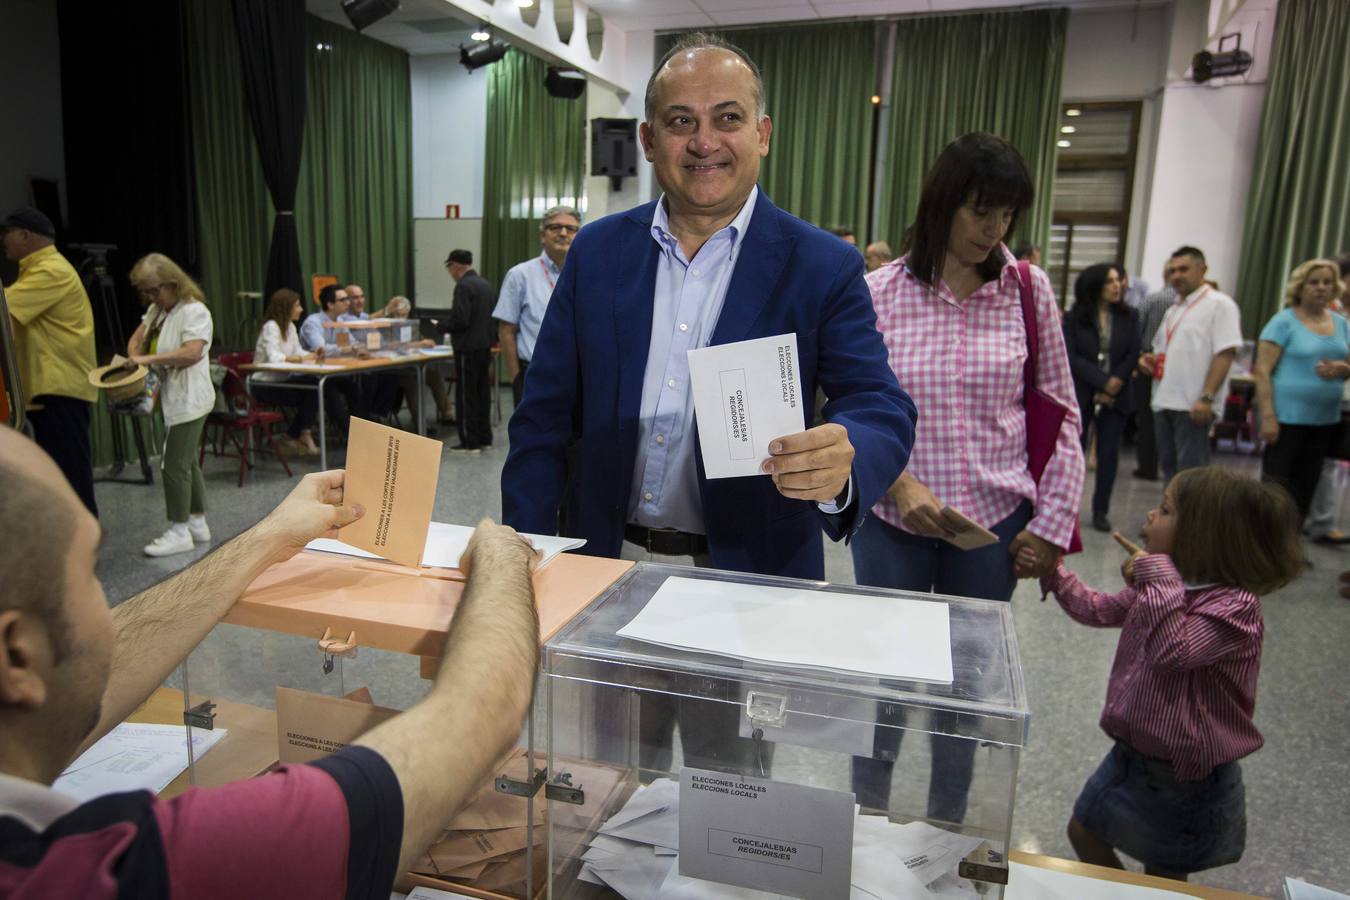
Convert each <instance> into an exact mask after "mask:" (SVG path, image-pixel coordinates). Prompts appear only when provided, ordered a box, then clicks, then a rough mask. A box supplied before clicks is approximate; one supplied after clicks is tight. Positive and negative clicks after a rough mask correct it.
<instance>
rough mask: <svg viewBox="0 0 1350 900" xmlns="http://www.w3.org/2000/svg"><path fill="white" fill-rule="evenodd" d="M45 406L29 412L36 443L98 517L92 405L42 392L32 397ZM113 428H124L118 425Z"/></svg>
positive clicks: (34, 401)
mask: <svg viewBox="0 0 1350 900" xmlns="http://www.w3.org/2000/svg"><path fill="white" fill-rule="evenodd" d="M33 403H34V404H36V405H38V406H41V407H42V409H36V410H33V411H32V412H30V413H29V414H28V421H30V422H32V423H33V435H34V437H35V438H36V439H37V445H38V446H39V447H41V448H42V449H43V450H45V451H47V455H48V456H50V457H51V458H52V460H53V461H54V462H55V463H56V466H57V468H59V469H60V470H61V474H63V475H65V476H66V481H68V482H70V488H71V490H73V491H74V492H75V496H77V497H79V498H80V502H81V503H83V504H84V506H85V509H87V510H89V512H90V513H92V514H93V516H94V518H98V503H97V501H95V500H94V452H93V449H92V447H91V445H90V442H89V415H90V411H91V409H92V407H93V404H91V403H89V402H88V401H86V400H77V399H75V398H74V397H62V396H59V395H57V394H42V395H40V396H37V397H34V398H33ZM114 427H121V426H120V425H118V424H115V426H114Z"/></svg>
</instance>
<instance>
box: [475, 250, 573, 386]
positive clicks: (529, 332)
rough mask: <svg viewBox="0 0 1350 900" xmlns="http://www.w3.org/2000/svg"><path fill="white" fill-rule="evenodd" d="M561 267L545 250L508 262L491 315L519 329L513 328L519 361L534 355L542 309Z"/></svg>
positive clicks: (550, 294)
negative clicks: (514, 261) (530, 257)
mask: <svg viewBox="0 0 1350 900" xmlns="http://www.w3.org/2000/svg"><path fill="white" fill-rule="evenodd" d="M561 271H562V270H561V269H560V268H558V267H557V266H555V265H554V264H553V260H551V259H549V258H548V254H547V253H540V254H539V255H538V256H536V257H535V258H534V259H531V260H527V261H526V262H523V263H520V264H519V265H515V266H512V267H511V269H510V271H508V272H507V273H506V277H505V278H503V279H502V289H501V291H500V292H498V294H497V307H496V309H494V310H493V311H492V318H494V319H497V320H498V321H501V322H507V323H510V324H511V325H515V326H516V327H517V328H518V329H520V330H519V331H518V332H516V355H517V356H519V357H520V359H521V361H522V362H529V361H530V359H531V358H533V356H534V342H535V341H536V340H538V338H539V326H540V325H541V324H542V323H543V321H544V311H545V310H547V309H548V301H549V298H550V297H552V296H553V286H554V285H555V284H557V283H558V273H559V272H561Z"/></svg>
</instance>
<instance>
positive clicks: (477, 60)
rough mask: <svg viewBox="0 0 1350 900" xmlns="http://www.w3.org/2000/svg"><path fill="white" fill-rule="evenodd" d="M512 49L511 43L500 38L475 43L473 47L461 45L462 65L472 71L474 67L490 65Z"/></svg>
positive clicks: (460, 60) (460, 59)
mask: <svg viewBox="0 0 1350 900" xmlns="http://www.w3.org/2000/svg"><path fill="white" fill-rule="evenodd" d="M509 49H511V47H510V45H509V44H506V43H503V42H502V41H498V40H495V39H494V40H491V41H485V42H483V43H481V44H474V45H473V46H472V47H465V46H464V45H463V44H460V45H459V62H460V65H462V66H464V68H466V69H468V70H469V71H470V72H472V71H473V70H474V69H481V68H482V67H483V66H490V65H492V64H493V63H495V62H496V61H497V60H499V59H501V58H502V57H503V56H505V55H506V51H507V50H509Z"/></svg>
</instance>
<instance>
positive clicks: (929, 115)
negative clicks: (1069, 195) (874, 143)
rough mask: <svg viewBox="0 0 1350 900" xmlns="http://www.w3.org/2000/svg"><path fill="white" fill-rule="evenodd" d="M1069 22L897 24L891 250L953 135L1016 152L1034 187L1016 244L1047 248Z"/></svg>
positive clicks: (888, 168) (885, 224) (888, 167)
mask: <svg viewBox="0 0 1350 900" xmlns="http://www.w3.org/2000/svg"><path fill="white" fill-rule="evenodd" d="M1068 21H1069V13H1068V10H1066V9H1062V8H1061V9H1039V10H1025V11H1018V12H999V13H977V14H973V15H955V16H929V17H922V18H913V19H901V20H899V21H898V22H897V23H896V35H895V74H894V78H893V80H892V82H891V106H890V111H889V117H888V120H887V122H888V127H889V134H888V137H887V154H886V157H887V161H886V164H885V169H884V171H882V172H880V173H878V174H879V177H880V180H881V186H882V190H881V197H880V200H879V209H878V217H877V221H878V227H879V229H880V230H879V233H878V234H877V235H876V237H877V238H880V239H883V240H887V241H889V242H890V243H891V245H892V246H894V247H896V249H897V250H898V249H899V246H900V244H901V242H902V237H903V235H904V233H905V230H906V229H907V228H908V227H909V225H910V223H911V222H912V221H913V219H914V213H915V211H916V210H917V209H918V206H919V193H920V191H921V189H922V185H923V176H924V173H926V172H927V171H928V168H929V166H931V165H932V164H933V162H934V160H936V159H937V157H938V154H939V153H941V152H942V149H943V148H944V147H946V146H947V144H949V143H951V142H952V141H953V140H954V139H955V138H958V137H960V136H961V135H963V134H966V133H968V132H972V131H987V132H992V133H993V134H997V135H999V136H1000V137H1002V138H1003V139H1005V140H1006V141H1008V142H1009V143H1010V144H1012V145H1013V146H1014V147H1016V148H1017V149H1018V150H1019V151H1021V153H1022V156H1023V158H1025V159H1026V162H1027V167H1028V168H1029V169H1030V170H1031V176H1032V179H1033V181H1034V183H1035V186H1036V202H1035V204H1034V205H1033V206H1032V208H1031V209H1030V210H1029V211H1028V213H1027V214H1026V215H1025V216H1023V218H1022V222H1021V224H1020V225H1019V226H1018V235H1017V238H1020V239H1025V240H1029V241H1033V242H1035V243H1037V244H1040V245H1042V246H1045V245H1046V244H1047V243H1048V241H1049V236H1050V214H1051V205H1052V199H1053V198H1052V194H1053V192H1054V183H1055V140H1056V134H1057V126H1058V122H1059V106H1060V78H1061V75H1062V73H1063V69H1064V37H1065V30H1066V28H1067V26H1068ZM1008 240H1009V242H1011V241H1013V240H1014V237H1013V236H1012V235H1010V236H1009V238H1008Z"/></svg>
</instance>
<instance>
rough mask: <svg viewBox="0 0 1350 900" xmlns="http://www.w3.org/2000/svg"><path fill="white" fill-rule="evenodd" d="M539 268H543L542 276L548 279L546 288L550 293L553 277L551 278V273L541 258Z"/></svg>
mask: <svg viewBox="0 0 1350 900" xmlns="http://www.w3.org/2000/svg"><path fill="white" fill-rule="evenodd" d="M539 268H541V269H543V270H544V277H545V278H547V279H548V289H549V293H552V292H553V282H554V279H553V273H552V272H550V271H549V270H548V266H546V265H544V261H543V260H542V259H541V260H539Z"/></svg>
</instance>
